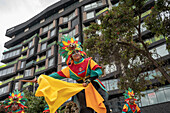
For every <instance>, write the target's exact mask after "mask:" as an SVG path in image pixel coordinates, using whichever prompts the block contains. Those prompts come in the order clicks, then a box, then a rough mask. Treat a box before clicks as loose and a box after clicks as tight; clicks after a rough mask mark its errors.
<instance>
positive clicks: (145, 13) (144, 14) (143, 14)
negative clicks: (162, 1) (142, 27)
mask: <svg viewBox="0 0 170 113" xmlns="http://www.w3.org/2000/svg"><path fill="white" fill-rule="evenodd" d="M150 13H151V9H150V10H148V11H146V12H144V13H142V15H141V18H143V17H145V16H147V15H149V14H150ZM135 18H136V19H137V20H138V19H139V16H137V17H135Z"/></svg>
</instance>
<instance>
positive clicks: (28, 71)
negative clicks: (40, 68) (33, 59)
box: [25, 69, 31, 77]
mask: <svg viewBox="0 0 170 113" xmlns="http://www.w3.org/2000/svg"><path fill="white" fill-rule="evenodd" d="M28 76H31V69H28V70H25V77H28Z"/></svg>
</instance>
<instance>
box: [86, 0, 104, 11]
mask: <svg viewBox="0 0 170 113" xmlns="http://www.w3.org/2000/svg"><path fill="white" fill-rule="evenodd" d="M101 5H103V3H102V1H97V2H93V3H91V4H88V5H85V6H84V11H87V10H89V9H93V8H96V7H97V6H101Z"/></svg>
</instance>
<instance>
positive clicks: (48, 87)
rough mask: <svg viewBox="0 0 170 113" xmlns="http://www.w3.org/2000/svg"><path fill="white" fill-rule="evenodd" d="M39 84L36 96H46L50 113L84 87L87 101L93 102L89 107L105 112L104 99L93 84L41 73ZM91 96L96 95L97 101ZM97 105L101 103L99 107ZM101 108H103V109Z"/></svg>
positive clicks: (100, 112)
mask: <svg viewBox="0 0 170 113" xmlns="http://www.w3.org/2000/svg"><path fill="white" fill-rule="evenodd" d="M38 84H39V87H38V89H37V91H36V94H35V96H44V97H45V100H46V102H47V104H48V105H49V109H50V113H54V112H55V111H56V110H57V109H58V108H59V107H60V106H61V105H62V104H63V103H64V102H65V101H67V100H68V99H69V98H70V97H72V96H73V95H75V94H77V93H78V92H80V91H81V90H83V89H85V92H88V93H86V94H85V95H86V98H87V101H86V103H91V104H90V105H89V104H88V105H89V106H88V107H91V108H92V109H94V110H98V111H99V112H98V111H97V112H98V113H105V112H102V111H103V105H102V104H101V102H102V101H103V98H102V97H101V96H100V94H99V93H98V92H97V91H96V89H95V88H94V87H93V85H92V84H91V85H92V86H91V85H90V84H89V85H88V86H87V87H83V85H82V84H78V83H68V82H65V81H61V80H57V79H54V78H52V77H49V76H46V75H40V77H39V78H38ZM89 92H94V93H89ZM91 97H95V101H91V99H90V98H91ZM93 100H94V99H93ZM88 101H91V102H88ZM96 102H97V103H96ZM97 105H99V107H98V106H97ZM100 108H102V109H101V111H100Z"/></svg>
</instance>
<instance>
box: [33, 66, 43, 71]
mask: <svg viewBox="0 0 170 113" xmlns="http://www.w3.org/2000/svg"><path fill="white" fill-rule="evenodd" d="M42 70H45V66H44V67H41V68H38V69H36V70H35V72H39V71H42Z"/></svg>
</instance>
